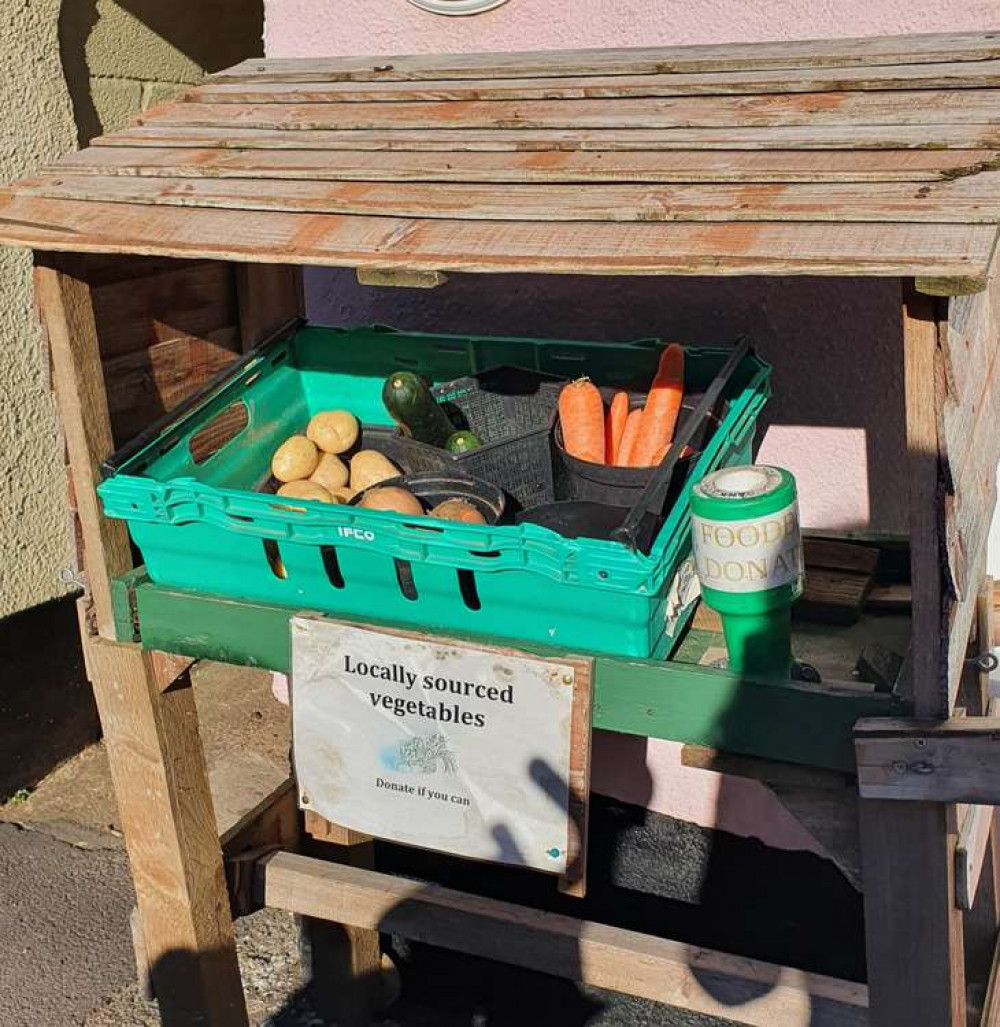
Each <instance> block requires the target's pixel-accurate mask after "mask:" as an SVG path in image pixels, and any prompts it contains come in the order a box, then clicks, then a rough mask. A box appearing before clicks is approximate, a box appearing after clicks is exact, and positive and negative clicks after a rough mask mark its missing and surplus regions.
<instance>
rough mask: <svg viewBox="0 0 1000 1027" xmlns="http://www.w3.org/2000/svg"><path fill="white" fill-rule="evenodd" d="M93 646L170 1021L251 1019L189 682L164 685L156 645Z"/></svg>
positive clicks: (217, 1024) (114, 769)
mask: <svg viewBox="0 0 1000 1027" xmlns="http://www.w3.org/2000/svg"><path fill="white" fill-rule="evenodd" d="M87 644H88V645H89V648H90V651H89V653H88V665H89V666H90V667H91V669H92V672H93V685H94V693H95V696H96V697H97V704H98V709H99V710H100V714H101V724H102V727H103V729H104V739H105V746H106V748H107V750H108V759H109V762H110V765H111V775H112V780H113V782H114V786H115V795H116V797H117V800H118V810H119V813H120V816H121V822H122V827H123V830H124V835H125V844H126V847H127V849H128V854H129V861H130V863H131V866H132V878H133V882H134V884H135V890H136V896H137V898H138V902H139V910H140V913H141V922H142V931H143V937H144V941H145V950H146V953H147V956H148V959H149V963H150V966H151V971H152V977H153V984H154V990H155V992H156V995H157V998H158V1000H159V1002H160V1009H161V1014H162V1016H163V1018H164V1022H165V1023H177V1024H181V1023H196V1022H197V1023H204V1024H206V1025H211V1027H246V1024H247V1022H248V1021H247V1012H246V1006H245V1003H244V999H243V988H242V985H241V982H240V973H239V966H238V964H237V962H236V946H235V941H234V938H233V927H232V920H231V918H230V915H229V903H228V901H227V897H226V885H225V878H224V875H223V867H222V852H221V849H220V846H219V835H218V831H217V827H216V821H215V814H214V811H213V807H212V796H211V793H210V791H209V785H208V773H207V769H206V766H205V755H204V751H203V749H202V745H201V739H200V737H199V734H198V715H197V712H196V710H195V705H194V696H193V693H192V689H191V686H190V678H189V677H188V676H187V675H184V677H183V678H182V680H180V681H178V682H177V683H176V684H175V685H174V686H173V687H171V688H169V689H167V690H166V691H160V689H159V687H158V685H157V672H156V668H155V666H154V663H153V657H152V654H151V653H150V652H148V651H143V650H142V649H140V648H139V647H138V646H134V645H117V644H114V643H110V642H107V641H105V640H104V639H100V638H95V639H91V640H89V641H88V643H87Z"/></svg>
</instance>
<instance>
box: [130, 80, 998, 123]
mask: <svg viewBox="0 0 1000 1027" xmlns="http://www.w3.org/2000/svg"><path fill="white" fill-rule="evenodd" d="M997 107H998V103H997V92H996V90H993V89H952V90H946V89H926V90H924V89H921V90H902V91H898V92H876V93H862V92H859V93H844V92H828V93H784V94H767V95H762V96H684V97H655V98H639V99H615V100H519V101H518V100H511V101H506V100H456V101H453V102H451V103H435V102H432V103H352V104H338V103H327V104H321V103H304V104H294V103H289V104H274V103H264V104H235V103H173V104H169V105H166V106H163V107H159V108H154V109H153V110H150V111H147V112H145V113H143V114H140V115H139V116H138V117H136V119H135V124H137V125H156V126H161V127H162V126H167V125H172V126H182V125H183V126H188V125H190V126H192V127H198V128H225V129H230V128H253V129H265V130H271V131H277V130H284V131H314V130H315V131H329V130H333V129H336V130H340V131H345V130H352V131H365V130H367V131H377V130H388V131H396V130H401V129H411V130H413V129H417V130H423V131H433V130H434V129H439V128H440V129H452V130H453V129H506V130H528V129H616V130H627V129H663V128H754V127H760V128H770V127H789V126H810V127H813V126H828V125H866V126H869V125H921V126H923V125H959V124H961V125H980V124H990V123H991V121H992V122H993V123H994V124H996V123H997V122H998V121H1000V118H998V117H997Z"/></svg>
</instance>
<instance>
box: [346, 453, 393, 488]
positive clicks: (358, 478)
mask: <svg viewBox="0 0 1000 1027" xmlns="http://www.w3.org/2000/svg"><path fill="white" fill-rule="evenodd" d="M398 477H399V468H398V467H397V466H396V465H395V464H394V463H393V462H392V461H391V460H389V459H387V458H386V457H384V456H382V454H381V453H377V452H376V451H375V450H374V449H362V450H361V452H360V453H355V454H354V456H352V457H351V488H352V489H354V491H355V492H363V491H364V490H365V489H367V488H370V487H371V486H372V485H377V484H378V483H379V482H380V481H385V480H386V479H388V478H398Z"/></svg>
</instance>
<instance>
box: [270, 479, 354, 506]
mask: <svg viewBox="0 0 1000 1027" xmlns="http://www.w3.org/2000/svg"><path fill="white" fill-rule="evenodd" d="M275 495H278V496H281V497H282V498H284V499H315V500H316V502H318V503H336V502H339V500H336V499H334V498H333V496H332V495H330V493H329V492H328V491H327V490H326V489H325V488H323V486H322V485H317V484H316V482H314V481H289V482H285V484H284V485H282V486H281V488H280V489H278V491H277V492H276V493H275Z"/></svg>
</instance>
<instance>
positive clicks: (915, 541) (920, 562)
mask: <svg viewBox="0 0 1000 1027" xmlns="http://www.w3.org/2000/svg"><path fill="white" fill-rule="evenodd" d="M902 301H903V302H902V315H903V381H904V390H905V405H904V411H905V416H906V453H907V462H908V465H909V467H908V479H909V483H910V502H909V510H910V576H911V582H912V586H913V701H914V712H915V713H916V715H917V716H918V717H941V716H947V714H948V712H949V711H948V709H947V684H946V682H945V681H944V661H945V655H944V652H943V637H944V634H943V631H942V627H943V625H942V609H943V602H944V591H943V580H942V573H941V552H942V543H941V516H940V512H939V509H938V506H939V503H938V481H939V476H940V467H939V462H938V414H937V410H938V405H939V403H938V397H937V392H936V386H935V382H936V357H937V345H938V322H937V301H936V300H935V299H933V298H931V297H928V296H925V295H922V294H921V293H919V292H917V290H916V288H915V286H914V283H913V282H912V281H904V282H903V293H902Z"/></svg>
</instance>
